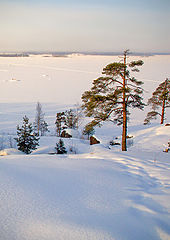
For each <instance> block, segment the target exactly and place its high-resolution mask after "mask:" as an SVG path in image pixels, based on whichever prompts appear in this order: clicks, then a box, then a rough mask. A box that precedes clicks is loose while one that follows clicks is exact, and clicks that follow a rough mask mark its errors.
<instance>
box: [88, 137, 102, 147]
mask: <svg viewBox="0 0 170 240" xmlns="http://www.w3.org/2000/svg"><path fill="white" fill-rule="evenodd" d="M99 143H100V141H99V140H97V139H96V138H95V137H93V136H90V145H94V144H99Z"/></svg>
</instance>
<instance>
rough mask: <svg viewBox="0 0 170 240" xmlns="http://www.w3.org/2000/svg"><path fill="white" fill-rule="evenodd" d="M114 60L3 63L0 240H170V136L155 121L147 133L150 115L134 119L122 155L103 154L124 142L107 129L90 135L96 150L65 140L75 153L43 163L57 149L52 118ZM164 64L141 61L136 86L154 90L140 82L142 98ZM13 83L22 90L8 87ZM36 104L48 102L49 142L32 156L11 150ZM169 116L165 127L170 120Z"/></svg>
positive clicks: (160, 77)
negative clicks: (95, 141) (18, 129)
mask: <svg viewBox="0 0 170 240" xmlns="http://www.w3.org/2000/svg"><path fill="white" fill-rule="evenodd" d="M116 58H117V57H111V56H74V57H73V56H70V57H68V58H50V57H48V58H45V57H42V56H41V57H40V56H32V57H30V58H3V59H2V58H0V69H1V70H0V80H4V81H2V89H3V90H4V91H2V94H1V96H0V99H1V103H0V119H1V120H0V134H1V136H0V145H1V147H2V145H4V147H8V149H7V150H4V151H3V152H1V153H2V154H1V155H4V156H0V240H40V239H41V240H95V239H96V240H136V239H138V240H169V239H170V152H168V153H165V152H163V150H164V149H165V148H166V147H167V144H168V142H169V141H170V126H160V125H159V123H158V121H156V122H155V123H154V124H151V125H150V126H144V125H143V119H144V116H145V114H146V111H144V112H141V113H140V114H138V113H136V112H135V111H134V112H133V113H132V119H131V122H130V123H129V129H128V135H130V136H133V138H132V139H133V140H132V139H129V148H128V151H127V152H121V150H120V146H110V147H109V141H110V140H113V139H115V138H118V139H117V140H116V141H118V142H120V140H121V137H120V136H121V128H120V127H117V126H114V125H113V124H111V123H107V124H104V126H103V127H102V128H97V129H96V133H95V135H96V137H97V138H98V139H99V140H100V141H101V144H99V145H94V146H90V145H89V142H88V141H87V140H82V139H78V138H74V139H65V140H64V141H65V146H66V148H67V150H69V149H70V147H72V148H74V149H75V150H76V154H73V153H70V154H67V155H50V154H48V153H49V152H53V151H54V147H55V144H56V142H57V141H58V139H57V137H55V136H52V135H53V133H54V131H55V128H54V127H55V125H54V122H55V116H56V112H57V111H61V110H65V109H68V108H70V107H71V106H73V104H74V103H76V102H75V99H76V101H77V100H78V99H79V100H80V97H81V93H82V92H83V91H84V90H86V89H89V88H90V84H91V81H92V79H93V78H96V77H97V76H98V74H99V73H100V72H101V69H102V67H103V66H104V65H105V64H107V63H110V62H111V60H113V59H116ZM169 59H170V56H154V57H148V58H146V57H145V58H144V61H145V67H143V68H144V70H143V72H142V73H140V74H141V75H140V78H143V79H147V78H148V79H150V80H152V81H146V83H147V88H146V89H147V91H149V92H145V96H144V97H145V98H147V97H148V95H149V94H151V92H152V91H153V90H154V89H155V88H156V86H157V85H158V84H159V82H162V81H164V80H165V78H166V77H168V75H169V74H170V72H169V66H168V63H167V62H168V60H169ZM69 64H70V65H69ZM158 66H159V68H158ZM64 69H65V70H64ZM75 70H76V71H75ZM10 74H11V75H10ZM17 74H18V75H17ZM65 74H66V75H65ZM77 74H78V75H77ZM47 75H48V77H49V76H50V77H51V78H49V79H46V78H47ZM80 76H81V78H80ZM11 77H14V78H16V79H18V80H22V81H16V82H12V81H7V80H9V79H11ZM59 77H61V79H60V78H59ZM57 79H60V80H61V81H59V80H57ZM45 81H46V83H45ZM50 81H51V82H50ZM57 81H58V82H57ZM79 81H81V82H79ZM156 81H158V82H156ZM49 83H50V84H51V85H50V84H49ZM66 83H67V84H69V85H68V86H67V88H66V85H65V84H66ZM146 83H145V85H146ZM20 84H21V85H20ZM29 84H31V85H29ZM59 84H61V85H60V87H61V86H63V89H62V90H61V91H60V87H59ZM34 85H35V86H34ZM33 86H34V87H33ZM27 87H28V92H27V91H26V89H27ZM38 87H39V88H38ZM61 88H62V87H61ZM8 90H9V91H8ZM50 91H51V92H50ZM36 94H37V95H36ZM38 100H39V101H40V102H45V101H46V102H48V103H43V104H42V107H43V111H44V112H45V120H46V121H47V122H48V124H49V127H50V130H51V132H50V134H49V135H48V136H44V137H41V139H40V146H39V148H38V149H37V150H35V151H33V153H32V154H31V155H25V154H20V153H19V152H17V150H15V149H9V147H10V145H14V143H13V142H12V138H13V137H14V135H15V134H16V125H17V124H21V122H22V117H23V116H24V115H25V114H26V115H27V116H28V117H29V118H30V120H31V121H33V120H34V116H35V106H36V101H38ZM5 101H7V103H5ZM12 101H13V103H11V102H12ZM52 101H53V102H54V103H51V102H52ZM17 102H19V103H17ZM26 102H27V103H26ZM166 116H167V120H166V121H167V122H168V120H169V121H170V114H169V112H167V115H166ZM13 147H15V146H13ZM6 154H7V155H6Z"/></svg>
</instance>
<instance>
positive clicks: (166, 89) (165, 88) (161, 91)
mask: <svg viewBox="0 0 170 240" xmlns="http://www.w3.org/2000/svg"><path fill="white" fill-rule="evenodd" d="M148 105H150V106H151V111H150V112H148V113H147V116H146V118H145V120H144V124H145V125H146V124H149V123H150V121H151V120H153V119H157V117H158V116H160V117H161V122H160V123H161V124H163V123H164V120H165V112H166V108H168V107H170V80H169V79H168V78H166V80H165V81H164V82H162V83H161V84H160V85H159V86H158V87H157V88H156V90H155V91H154V92H153V93H152V97H151V98H149V100H148ZM159 109H161V112H159Z"/></svg>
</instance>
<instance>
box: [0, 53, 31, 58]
mask: <svg viewBox="0 0 170 240" xmlns="http://www.w3.org/2000/svg"><path fill="white" fill-rule="evenodd" d="M0 57H29V54H27V53H0Z"/></svg>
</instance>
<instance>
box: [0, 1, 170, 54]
mask: <svg viewBox="0 0 170 240" xmlns="http://www.w3.org/2000/svg"><path fill="white" fill-rule="evenodd" d="M169 25H170V0H82V1H81V0H0V29H1V37H0V51H1V52H5V51H122V50H124V49H127V48H128V49H130V50H131V51H136V52H137V51H145V52H147V51H149V52H170V27H169Z"/></svg>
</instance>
